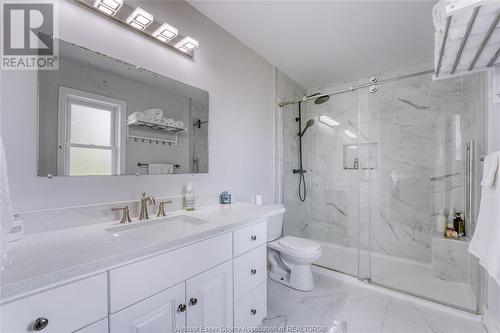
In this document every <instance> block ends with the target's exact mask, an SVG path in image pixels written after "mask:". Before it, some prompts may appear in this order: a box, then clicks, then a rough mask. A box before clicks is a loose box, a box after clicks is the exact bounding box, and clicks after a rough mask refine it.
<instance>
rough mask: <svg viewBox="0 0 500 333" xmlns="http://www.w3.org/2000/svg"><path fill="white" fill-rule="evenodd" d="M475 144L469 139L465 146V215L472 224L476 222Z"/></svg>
mask: <svg viewBox="0 0 500 333" xmlns="http://www.w3.org/2000/svg"><path fill="white" fill-rule="evenodd" d="M475 146H476V144H475V142H474V140H470V141H467V143H466V146H465V149H466V154H465V156H466V161H465V175H466V176H465V178H466V180H465V181H466V183H465V185H466V191H465V217H466V220H467V221H469V222H470V223H471V224H474V183H475V181H474V179H475V176H474V174H475V170H474V169H475V163H474V162H475V148H476V147H475Z"/></svg>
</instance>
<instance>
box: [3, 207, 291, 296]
mask: <svg viewBox="0 0 500 333" xmlns="http://www.w3.org/2000/svg"><path fill="white" fill-rule="evenodd" d="M281 212H284V208H283V207H282V206H279V205H263V206H257V205H253V204H247V203H234V204H232V205H226V206H223V205H215V206H207V207H203V208H201V209H199V210H196V211H193V212H185V211H177V212H172V213H170V214H167V217H175V216H179V215H187V216H190V217H194V218H198V219H201V220H204V221H206V222H207V223H203V224H199V225H198V224H196V225H192V226H190V227H189V228H175V227H170V226H169V225H168V222H169V221H166V222H162V223H154V221H155V220H157V219H160V218H151V219H150V220H148V221H144V222H143V221H140V222H139V221H135V220H134V222H132V223H133V224H139V223H141V224H142V223H144V224H146V223H151V222H153V224H154V225H155V226H154V227H153V224H152V225H151V226H145V227H143V228H137V229H133V230H128V231H127V232H117V233H113V232H109V231H108V230H106V229H108V228H110V227H113V226H117V225H120V224H119V221H114V222H108V223H97V224H91V225H88V226H83V227H76V228H69V229H63V230H58V231H51V232H45V233H39V234H34V235H30V236H27V237H24V238H23V239H21V240H19V241H16V242H15V243H11V244H9V245H12V249H10V248H9V251H8V257H7V260H5V259H4V260H3V264H2V271H1V293H0V299H1V300H2V302H4V301H8V300H11V299H14V298H17V297H19V296H21V295H24V294H27V293H31V292H33V291H36V290H37V289H41V288H46V287H49V286H51V285H53V284H57V283H60V282H63V281H64V280H69V279H73V278H77V277H80V276H85V275H89V274H93V273H97V272H102V271H105V270H106V269H109V268H111V267H113V266H117V265H121V264H124V263H126V262H128V261H132V260H134V259H138V258H141V257H145V256H149V255H155V254H157V253H161V252H165V251H168V250H171V249H173V248H175V247H179V246H183V245H185V244H188V243H190V242H194V241H197V240H200V239H203V238H206V237H210V236H213V235H216V234H219V233H222V232H227V231H230V230H233V229H236V228H239V227H242V226H244V225H245V224H248V223H251V222H255V221H257V220H259V219H262V218H266V217H268V216H272V215H275V214H279V213H281ZM172 226H173V224H172Z"/></svg>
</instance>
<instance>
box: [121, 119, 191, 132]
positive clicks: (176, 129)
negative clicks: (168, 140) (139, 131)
mask: <svg viewBox="0 0 500 333" xmlns="http://www.w3.org/2000/svg"><path fill="white" fill-rule="evenodd" d="M127 125H128V126H142V127H148V128H151V129H157V130H163V131H167V132H174V133H185V132H187V129H186V128H181V127H176V126H168V125H162V124H158V123H150V122H147V121H140V120H138V121H134V122H131V123H128V124H127Z"/></svg>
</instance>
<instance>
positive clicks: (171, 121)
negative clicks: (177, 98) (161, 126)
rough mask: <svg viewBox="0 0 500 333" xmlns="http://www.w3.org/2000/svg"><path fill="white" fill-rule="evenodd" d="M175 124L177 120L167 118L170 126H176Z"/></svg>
mask: <svg viewBox="0 0 500 333" xmlns="http://www.w3.org/2000/svg"><path fill="white" fill-rule="evenodd" d="M175 124H176V121H175V120H173V119H170V118H169V119H167V125H168V126H175Z"/></svg>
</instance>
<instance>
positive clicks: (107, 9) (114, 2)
mask: <svg viewBox="0 0 500 333" xmlns="http://www.w3.org/2000/svg"><path fill="white" fill-rule="evenodd" d="M122 6H123V0H96V1H95V3H94V7H95V8H97V9H99V10H100V11H101V12H103V13H106V14H108V15H111V16H113V15H115V14H116V12H117V11H118V9H120V8H121V7H122Z"/></svg>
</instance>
